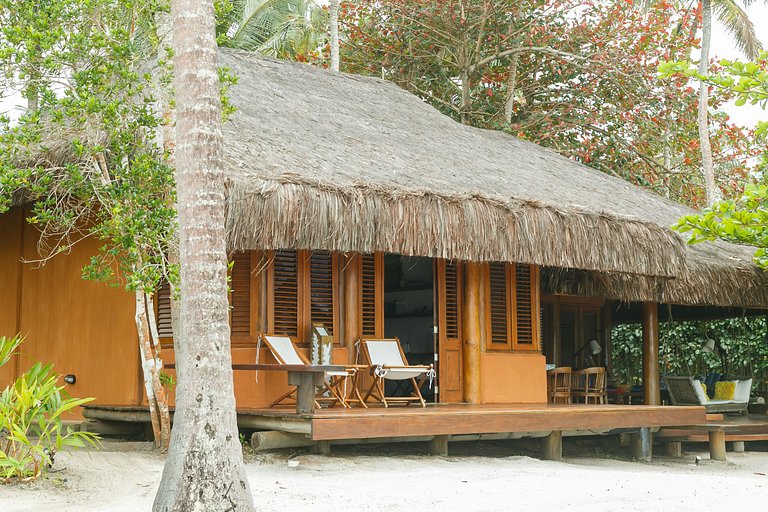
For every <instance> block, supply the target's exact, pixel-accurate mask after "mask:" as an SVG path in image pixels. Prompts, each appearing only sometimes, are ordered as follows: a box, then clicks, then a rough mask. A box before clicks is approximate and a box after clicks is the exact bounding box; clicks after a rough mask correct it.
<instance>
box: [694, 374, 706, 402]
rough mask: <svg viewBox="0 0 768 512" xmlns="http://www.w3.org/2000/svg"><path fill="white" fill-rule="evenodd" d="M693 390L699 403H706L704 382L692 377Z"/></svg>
mask: <svg viewBox="0 0 768 512" xmlns="http://www.w3.org/2000/svg"><path fill="white" fill-rule="evenodd" d="M693 390H694V391H695V392H696V397H697V398H698V399H699V403H700V404H701V405H704V404H706V403H707V400H708V397H707V393H706V392H705V391H704V384H702V383H701V381H700V380H696V379H694V381H693Z"/></svg>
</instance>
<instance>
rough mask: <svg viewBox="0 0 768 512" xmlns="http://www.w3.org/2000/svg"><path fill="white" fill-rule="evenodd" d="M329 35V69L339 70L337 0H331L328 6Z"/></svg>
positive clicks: (336, 71)
mask: <svg viewBox="0 0 768 512" xmlns="http://www.w3.org/2000/svg"><path fill="white" fill-rule="evenodd" d="M328 19H329V25H330V32H331V34H330V37H331V71H333V72H334V73H338V72H339V0H331V4H330V5H329V6H328Z"/></svg>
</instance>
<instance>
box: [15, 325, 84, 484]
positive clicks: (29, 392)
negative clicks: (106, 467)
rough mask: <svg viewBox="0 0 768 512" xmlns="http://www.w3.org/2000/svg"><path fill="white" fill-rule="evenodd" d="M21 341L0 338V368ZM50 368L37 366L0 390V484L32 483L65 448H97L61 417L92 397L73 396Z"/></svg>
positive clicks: (51, 366)
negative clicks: (57, 453)
mask: <svg viewBox="0 0 768 512" xmlns="http://www.w3.org/2000/svg"><path fill="white" fill-rule="evenodd" d="M22 341H23V339H22V338H21V337H19V336H15V337H13V338H6V337H0V367H2V366H3V365H4V364H6V363H7V362H8V361H9V360H10V358H11V356H12V355H13V353H14V352H15V351H16V349H17V348H18V346H19V345H20V344H21V343H22ZM58 380H59V376H58V375H57V374H56V373H54V371H53V365H51V364H47V365H43V364H42V363H36V364H34V365H33V366H32V368H30V369H29V370H28V371H26V372H25V373H23V374H21V375H20V376H19V378H18V379H16V381H15V382H14V383H13V384H12V385H10V386H8V387H6V388H5V389H4V390H3V391H2V392H0V482H8V481H11V480H34V479H35V478H38V477H39V476H40V475H41V474H42V473H43V472H44V471H45V470H46V469H47V468H49V467H50V466H51V465H52V464H53V460H54V456H55V455H56V452H57V451H59V450H61V449H62V448H63V447H75V448H82V447H86V446H92V447H94V448H95V447H98V436H96V435H95V434H92V433H90V432H85V431H74V430H72V428H71V427H69V426H65V425H64V424H63V423H62V417H63V415H64V414H66V413H67V412H69V411H71V410H72V409H74V408H75V407H78V406H80V405H83V404H86V403H88V402H90V401H92V400H93V399H92V398H72V397H70V396H69V395H68V394H67V393H66V391H64V386H60V385H58Z"/></svg>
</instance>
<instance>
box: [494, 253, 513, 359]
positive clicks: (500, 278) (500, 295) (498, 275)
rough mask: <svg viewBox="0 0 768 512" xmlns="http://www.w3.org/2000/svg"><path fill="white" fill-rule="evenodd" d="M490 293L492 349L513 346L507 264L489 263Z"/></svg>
mask: <svg viewBox="0 0 768 512" xmlns="http://www.w3.org/2000/svg"><path fill="white" fill-rule="evenodd" d="M488 275H489V279H488V282H489V286H488V288H489V295H490V300H489V302H488V306H489V313H490V314H489V316H490V330H491V336H490V346H489V348H490V349H494V350H501V349H509V348H512V343H511V334H512V333H511V330H510V325H509V324H510V322H509V313H510V311H509V310H510V309H511V308H510V304H509V292H510V290H509V278H508V276H507V264H506V263H500V262H492V263H490V264H489V270H488Z"/></svg>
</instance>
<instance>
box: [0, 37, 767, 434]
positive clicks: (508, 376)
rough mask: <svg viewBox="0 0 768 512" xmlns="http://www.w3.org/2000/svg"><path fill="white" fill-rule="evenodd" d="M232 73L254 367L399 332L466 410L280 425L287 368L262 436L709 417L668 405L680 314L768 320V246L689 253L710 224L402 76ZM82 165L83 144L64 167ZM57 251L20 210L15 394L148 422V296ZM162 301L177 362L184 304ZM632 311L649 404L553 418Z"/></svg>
mask: <svg viewBox="0 0 768 512" xmlns="http://www.w3.org/2000/svg"><path fill="white" fill-rule="evenodd" d="M221 60H222V65H223V66H227V67H229V68H231V70H232V71H233V72H234V73H235V74H236V75H237V76H238V85H237V86H235V87H233V88H232V89H231V96H232V102H233V104H234V105H237V107H238V112H237V113H236V114H235V115H234V116H233V118H232V120H231V121H230V122H229V123H227V125H226V126H225V133H226V140H227V147H226V156H225V158H226V166H227V174H228V207H227V227H228V233H229V248H230V250H231V254H232V260H233V261H234V267H233V271H232V295H231V304H232V313H231V318H232V321H231V327H232V355H233V362H234V363H253V362H254V361H255V360H256V357H257V354H256V351H257V334H258V333H259V332H266V333H276V334H284V335H288V336H291V337H292V338H293V339H294V340H295V341H296V342H297V343H298V344H299V345H300V346H303V347H305V348H306V347H307V340H308V339H309V332H310V328H311V325H312V323H313V322H314V323H322V324H323V325H324V326H325V327H326V329H327V330H328V331H329V332H330V333H331V335H332V336H333V340H334V354H333V358H334V362H335V363H345V362H354V361H355V359H356V357H357V356H356V342H357V340H358V339H359V338H361V337H384V336H387V337H391V336H398V337H400V338H401V340H402V345H403V349H404V350H405V352H406V355H407V356H408V358H409V359H410V361H411V362H412V363H428V362H435V363H436V366H437V370H438V371H437V382H436V385H435V386H434V388H433V390H432V393H431V394H430V395H429V400H430V401H431V402H435V403H437V404H444V405H438V406H433V407H428V408H427V409H421V408H416V407H409V408H398V409H395V410H393V411H388V412H387V413H386V414H384V413H383V412H382V411H381V410H380V409H375V408H372V409H369V410H368V411H364V410H359V409H352V410H346V411H342V410H341V409H327V410H322V411H317V412H316V413H315V414H313V415H310V416H308V417H307V416H303V417H299V416H297V415H292V414H291V413H290V412H289V411H285V410H281V409H272V410H265V409H264V407H265V406H266V405H268V404H269V403H270V402H271V401H272V400H273V399H274V397H276V396H279V395H280V394H281V393H283V392H284V391H285V389H286V386H287V380H286V375H285V374H281V373H276V372H270V373H262V374H261V375H260V376H259V379H258V382H257V381H256V379H255V378H254V374H253V372H236V373H235V388H236V398H237V406H238V409H239V411H240V412H241V421H242V423H243V425H246V426H250V427H253V428H275V429H279V430H284V431H287V432H293V433H299V434H301V435H305V436H307V439H309V440H315V441H318V440H322V441H328V440H333V439H362V438H381V437H398V436H399V437H403V436H409V437H413V436H416V437H419V436H427V437H428V438H430V439H438V440H443V441H444V440H445V439H447V438H446V437H445V436H460V435H480V434H481V435H487V434H496V435H510V434H515V433H516V434H515V435H522V434H521V433H527V435H545V434H549V432H555V433H558V432H561V431H570V432H579V431H584V430H586V429H591V430H592V431H614V430H615V429H632V428H638V427H656V426H663V425H688V424H692V423H695V422H701V421H703V419H704V411H703V408H697V407H688V408H678V407H660V404H661V401H660V395H659V365H658V318H659V311H662V312H663V311H666V308H667V305H673V306H674V307H675V308H685V310H686V311H699V310H700V311H702V312H706V313H707V314H710V313H711V314H723V315H727V314H732V313H733V312H734V311H737V310H738V311H741V310H742V308H749V309H750V310H756V311H757V310H761V309H765V308H768V286H766V284H768V280H766V278H765V277H764V275H763V274H762V273H761V272H760V271H759V270H758V269H757V268H756V266H755V265H754V264H753V263H752V260H751V254H752V251H751V250H750V249H749V248H746V247H740V246H736V245H733V244H727V243H723V242H715V243H712V244H702V245H696V246H692V247H689V246H686V245H685V244H684V240H683V238H681V237H680V235H678V234H676V233H675V232H673V231H672V230H671V229H670V226H671V225H672V224H674V223H675V222H676V220H677V219H679V218H680V217H681V216H682V215H685V214H689V213H691V210H690V209H688V208H686V207H684V206H681V205H679V204H676V203H674V202H671V201H669V200H666V199H664V198H662V197H659V196H656V195H654V194H652V193H649V192H647V191H645V190H643V189H640V188H638V187H636V186H634V185H632V184H630V183H627V182H625V181H623V180H621V179H617V178H614V177H611V176H609V175H607V174H604V173H601V172H598V171H596V170H593V169H590V168H588V167H585V166H583V165H580V164H578V163H576V162H573V161H571V160H568V159H566V158H563V157H561V156H560V155H558V154H557V153H555V152H553V151H551V150H548V149H544V148H542V147H540V146H538V145H536V144H533V143H530V142H526V141H522V140H519V139H517V138H514V137H511V136H509V135H507V134H504V133H501V132H496V131H486V130H480V129H476V128H472V127H468V126H464V125H461V124H458V123H456V122H454V121H453V120H451V119H449V118H448V117H446V116H443V115H442V114H440V113H439V112H438V111H437V110H435V109H433V108H432V107H430V106H428V105H427V104H425V103H424V102H422V101H421V100H420V99H418V98H417V97H415V96H413V95H411V94H409V93H407V92H405V91H403V90H401V89H399V88H398V87H396V86H395V85H393V84H391V83H388V82H385V81H383V80H379V79H375V78H364V77H359V76H350V75H340V76H334V75H332V74H331V73H329V72H328V71H326V70H322V69H317V68H314V67H310V66H307V65H302V64H296V63H286V62H279V61H275V60H270V59H265V58H260V57H256V56H254V55H252V54H248V53H240V52H234V51H226V52H222V54H221ZM68 155H69V150H68V145H67V144H66V143H65V142H62V143H60V144H59V145H56V144H51V145H50V146H49V147H48V148H47V150H46V153H45V156H44V158H48V159H62V160H63V159H66V158H69V156H68ZM36 242H37V234H36V231H35V229H34V228H33V227H31V226H29V225H27V224H26V223H25V222H24V221H23V210H22V209H21V208H17V209H16V210H13V211H11V212H10V213H9V214H5V215H3V216H0V282H2V283H4V292H5V293H2V294H0V334H13V333H16V332H21V333H23V334H25V335H27V343H26V344H25V346H24V351H23V353H22V354H21V356H20V357H19V358H17V359H16V360H15V361H14V364H12V365H7V367H6V368H5V369H4V370H3V373H2V374H0V380H2V381H3V382H7V381H8V380H9V378H11V377H12V376H13V375H14V374H15V373H18V371H19V370H20V369H23V368H24V367H26V366H27V365H28V363H29V362H31V361H36V360H45V361H53V362H54V363H55V364H56V368H57V370H58V371H59V372H60V373H62V374H72V375H75V377H76V381H75V384H72V385H71V388H72V392H73V393H74V394H77V395H79V396H94V397H96V398H97V401H96V404H100V405H101V406H102V407H101V409H94V410H93V411H91V414H92V415H93V416H95V417H101V418H103V419H118V418H119V417H120V414H121V411H122V412H124V411H127V410H136V409H138V408H140V406H141V405H142V403H143V400H144V398H143V390H142V389H143V385H142V382H141V376H140V365H139V358H138V354H137V350H136V333H135V327H134V324H133V299H132V297H131V296H129V295H128V294H126V293H125V292H122V291H119V290H115V289H111V288H107V287H106V286H104V285H100V284H97V283H92V282H86V281H83V280H82V279H81V278H80V268H81V267H82V265H83V263H84V262H85V261H86V259H87V258H88V256H89V255H90V254H91V253H92V252H93V251H94V250H95V243H93V242H90V241H87V240H86V241H85V242H83V243H82V244H80V245H78V246H76V247H75V248H74V250H73V252H72V253H71V254H69V255H66V256H61V257H57V258H54V260H53V261H51V262H49V263H48V264H47V265H46V266H44V267H42V268H34V265H29V264H21V263H20V261H21V260H22V259H27V260H33V259H34V258H35V254H36ZM157 303H158V315H157V316H158V328H159V331H160V334H161V337H162V339H163V342H164V358H165V360H166V362H172V360H173V359H172V356H173V353H172V350H173V345H172V336H173V333H172V329H171V323H170V309H169V298H168V291H167V288H163V289H161V290H160V291H159V297H158V301H157ZM617 304H620V305H622V308H621V309H620V311H624V312H626V311H631V312H632V313H631V315H630V316H632V315H634V316H632V318H635V319H637V320H642V322H643V329H644V336H643V348H644V357H643V363H644V376H645V384H646V385H645V390H644V403H645V405H644V406H641V407H638V406H634V407H632V406H626V407H619V406H583V405H580V406H576V405H573V406H559V407H557V406H549V405H547V396H546V389H547V385H546V373H545V365H546V363H547V362H549V363H553V364H572V365H579V364H581V360H582V359H583V352H582V350H581V349H582V348H583V346H584V344H585V343H587V342H588V341H590V340H591V339H596V340H598V341H599V343H600V344H601V345H602V346H603V347H604V349H605V350H604V351H603V353H602V354H601V355H600V357H601V358H603V359H602V360H601V361H599V362H598V363H599V364H606V363H608V361H609V358H607V357H606V355H607V353H608V352H609V350H610V328H611V325H612V321H613V317H614V316H615V314H616V305H617ZM734 308H735V309H734ZM261 350H262V353H261V354H260V356H259V357H260V360H261V361H262V362H270V361H274V360H273V359H271V355H270V354H269V352H268V351H267V350H266V349H264V348H263V347H262V348H261ZM459 404H461V405H459ZM553 435H554V434H553ZM558 435H559V434H558ZM434 436H438V437H434ZM550 438H552V436H550ZM553 439H557V436H555V437H554V438H553ZM553 446H555V447H556V444H555V445H553Z"/></svg>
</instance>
